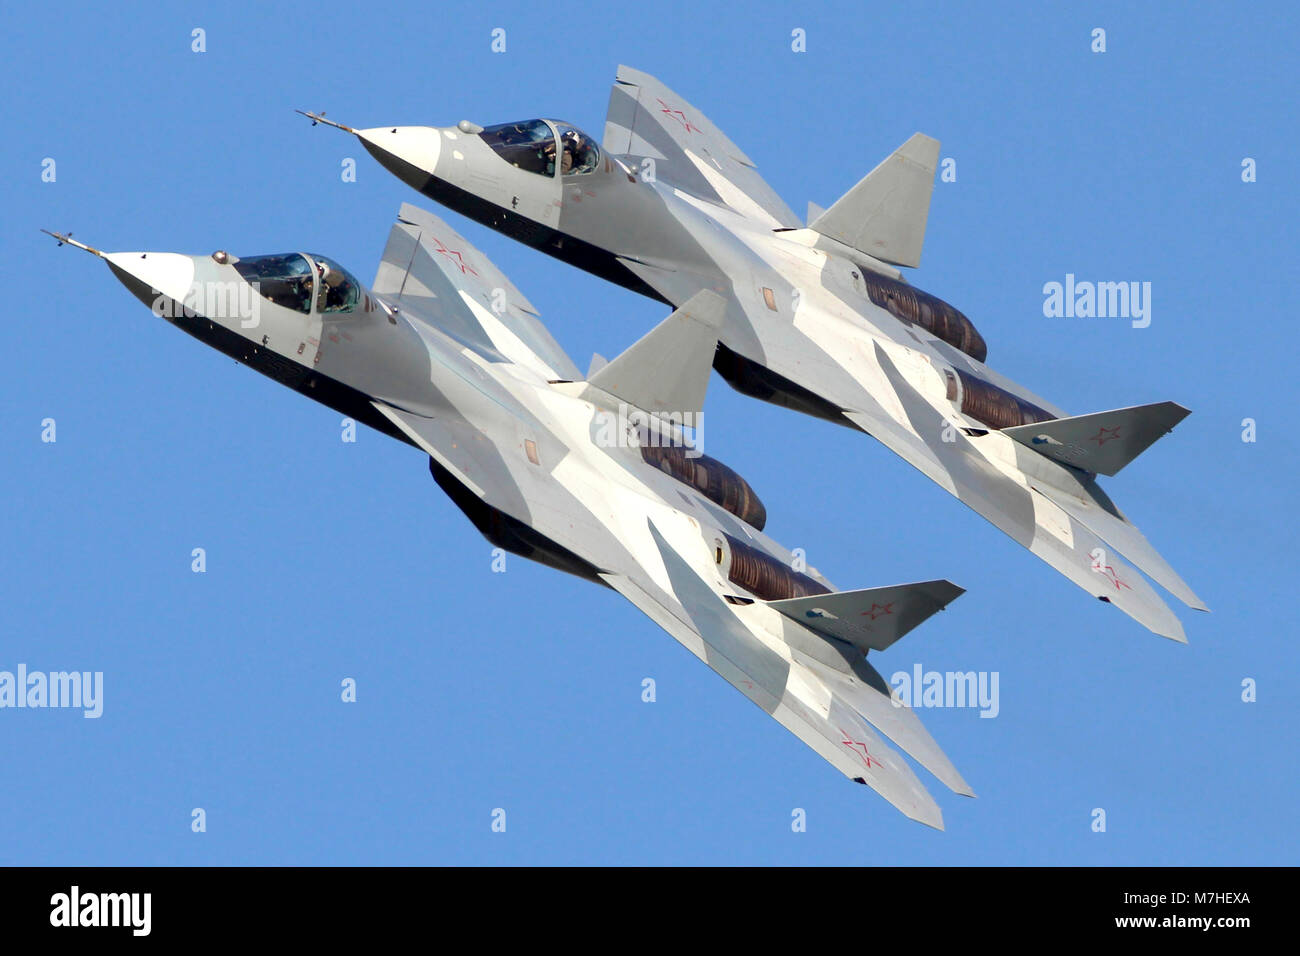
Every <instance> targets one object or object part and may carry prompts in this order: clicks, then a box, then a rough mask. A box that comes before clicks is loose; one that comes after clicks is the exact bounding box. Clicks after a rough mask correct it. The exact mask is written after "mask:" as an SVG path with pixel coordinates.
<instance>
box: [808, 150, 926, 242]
mask: <svg viewBox="0 0 1300 956" xmlns="http://www.w3.org/2000/svg"><path fill="white" fill-rule="evenodd" d="M938 165H939V141H938V140H937V139H931V138H930V137H929V136H926V135H925V134H924V133H915V134H913V135H912V138H911V139H909V140H908V141H907V142H906V143H904V144H903V145H902V146H900V147H898V149H897V150H895V151H894V153H893V154H892V155H891V156H890V157H889V158H888V159H886V160H885V161H884V162H883V163H881V164H880V165H879V166H877V167H876V168H875V169H873V170H872V171H871V172H869V173H867V175H866V176H865V177H864V178H863V179H862V181H861V182H859V183H858V184H857V185H856V186H854V187H853V188H852V189H850V190H849V191H848V192H847V193H845V194H844V195H843V196H841V197H840V198H839V199H838V200H836V202H835V204H834V205H832V206H831V207H830V209H827V210H826V211H825V212H823V213H822V214H821V215H820V216H818V217H817V218H816V219H814V220H813V221H812V222H810V223H809V226H808V228H809V229H812V230H813V231H814V232H819V233H821V234H822V235H823V236H826V237H827V238H829V239H834V240H836V241H838V242H842V243H844V244H845V245H846V246H850V247H852V248H854V249H857V250H858V251H859V252H865V253H866V254H867V255H869V256H874V257H875V258H877V259H882V260H884V261H885V262H891V263H893V264H894V265H899V266H913V267H915V266H919V265H920V264H921V246H922V245H923V244H924V242H925V223H926V220H927V219H928V218H929V216H930V193H931V192H932V191H933V190H934V171H935V169H936V167H937V166H938Z"/></svg>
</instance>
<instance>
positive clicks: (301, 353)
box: [106, 252, 832, 633]
mask: <svg viewBox="0 0 1300 956" xmlns="http://www.w3.org/2000/svg"><path fill="white" fill-rule="evenodd" d="M106 259H107V260H108V262H109V265H110V267H111V268H112V269H113V271H114V273H115V274H116V275H117V276H118V277H119V279H121V280H122V281H123V283H124V284H126V285H127V287H128V288H129V289H130V290H131V291H132V292H133V293H135V294H136V296H137V297H138V298H140V299H141V301H143V302H145V303H146V304H147V305H149V306H150V307H151V309H152V310H153V311H154V313H155V314H156V315H159V316H160V317H162V318H165V319H167V320H168V321H170V322H172V323H173V324H175V325H176V326H178V327H179V328H181V329H183V330H184V331H186V332H188V333H189V334H191V335H193V336H195V337H196V338H198V339H200V340H201V341H204V342H205V343H206V344H208V345H211V346H212V347H214V348H216V349H218V350H219V351H221V352H223V353H225V354H227V355H230V356H232V357H234V358H236V359H237V360H239V361H241V362H243V363H245V364H247V365H249V366H250V367H252V368H254V369H256V370H258V371H259V372H262V373H263V374H265V375H267V376H268V377H270V378H273V379H275V380H276V381H278V382H280V383H281V384H284V385H286V386H288V387H290V388H292V389H294V390H295V391H297V392H299V393H300V394H303V395H306V396H308V397H309V398H312V399H313V400H315V401H318V402H320V403H322V404H324V405H327V406H329V407H331V408H334V409H335V410H337V411H339V412H341V413H343V414H345V415H348V416H350V417H352V418H353V419H355V420H356V421H359V422H365V423H368V424H371V425H372V426H374V427H375V428H377V429H379V430H380V431H383V432H384V433H386V434H389V435H392V436H393V437H395V438H398V439H399V440H403V441H406V442H408V443H411V444H414V442H413V441H412V440H411V438H410V436H409V435H408V434H407V433H405V432H404V431H403V430H402V429H400V428H396V427H394V424H393V421H392V419H391V418H390V417H388V416H386V415H384V414H383V413H382V412H380V411H378V410H377V405H379V406H385V407H387V408H389V409H397V410H400V411H403V412H406V413H411V414H413V415H415V416H419V417H420V418H421V419H427V420H431V421H436V422H438V423H439V424H440V425H441V426H443V427H445V428H447V429H448V432H447V434H448V435H449V436H453V437H454V438H459V439H464V440H465V442H466V443H468V444H475V445H477V446H478V447H476V448H475V449H474V452H473V455H472V456H471V459H470V461H471V465H470V466H468V467H467V468H466V469H460V470H458V469H457V468H456V464H455V463H456V462H457V461H463V460H464V459H461V458H460V456H459V455H458V454H457V452H458V451H459V445H460V442H459V441H454V440H453V441H449V443H448V444H450V445H455V446H457V448H456V449H455V450H453V449H452V448H450V447H449V448H447V449H445V450H446V452H447V458H446V459H444V462H445V463H440V461H439V460H438V459H436V458H435V459H433V460H432V462H431V470H432V471H433V474H434V477H435V478H436V479H437V480H438V482H439V484H440V485H441V486H442V487H443V488H444V490H446V491H447V492H448V494H449V495H450V496H451V497H452V498H453V500H454V501H455V502H456V504H457V505H458V506H459V507H461V509H462V510H464V511H465V512H466V514H467V515H468V516H469V517H470V518H471V520H473V521H474V523H475V525H476V526H478V527H479V529H480V530H481V531H482V532H483V533H484V534H485V535H486V536H488V537H489V538H490V539H492V540H493V541H494V543H497V544H499V545H500V546H502V547H505V548H507V549H508V550H511V551H514V552H516V553H520V554H523V555H525V556H527V557H529V558H532V559H535V560H538V561H541V562H543V563H546V564H550V565H552V566H555V567H557V568H560V569H561V570H565V571H569V572H572V573H575V574H579V575H582V576H584V577H588V578H591V579H593V580H596V581H599V580H600V578H599V575H600V574H601V573H620V572H630V571H631V570H633V566H640V567H643V568H644V569H646V570H647V571H649V572H650V573H652V574H655V573H657V574H658V575H659V577H660V578H661V579H662V580H661V581H660V583H661V584H662V585H663V586H664V588H665V590H666V591H668V592H669V593H671V583H670V582H669V580H668V579H667V578H666V577H664V569H663V565H662V562H661V561H660V560H659V557H658V552H657V550H656V546H655V545H654V543H653V538H654V536H653V534H652V533H651V531H650V528H651V526H653V527H654V528H655V529H657V533H658V534H659V535H660V536H662V537H663V538H664V539H666V540H667V541H668V542H669V544H671V546H672V547H673V549H674V550H675V551H677V552H678V553H679V554H682V555H684V556H686V557H687V558H688V560H689V563H690V565H691V567H693V568H695V569H696V570H697V571H698V572H700V573H701V574H702V575H703V577H704V578H705V579H706V580H707V581H708V582H709V584H710V586H711V587H713V588H715V589H716V591H717V593H718V594H729V595H732V596H733V597H736V596H740V597H742V598H743V599H745V600H747V601H753V600H754V599H755V598H759V599H762V598H783V597H791V596H797V595H801V594H807V593H817V592H819V591H829V590H831V589H832V588H831V586H830V584H829V582H827V581H825V579H823V578H821V577H820V575H819V574H818V573H817V572H816V571H815V570H807V571H802V572H796V571H793V570H792V569H793V567H794V566H795V565H796V564H797V562H795V561H794V559H793V556H792V555H791V553H790V552H789V551H788V550H786V549H784V548H782V547H781V546H780V545H778V544H776V543H775V542H774V541H772V540H771V539H770V538H768V537H767V536H765V535H763V534H762V533H761V531H760V528H759V527H755V526H754V525H753V524H750V523H749V521H755V522H756V523H757V524H758V525H759V526H760V527H761V524H762V518H763V516H764V512H763V511H762V507H761V503H759V502H757V499H756V497H755V496H754V495H753V492H752V489H750V488H749V487H748V485H747V484H746V483H745V482H744V481H743V479H741V478H740V477H739V476H738V475H736V474H735V473H734V472H732V471H731V470H730V469H727V468H725V466H721V464H720V463H718V462H716V461H714V460H713V459H709V458H708V457H707V456H703V455H701V454H699V453H698V452H696V451H692V450H690V449H686V450H685V451H684V452H679V453H677V454H672V453H671V449H672V447H673V446H672V443H673V442H674V441H679V440H680V438H681V436H680V434H679V433H674V432H672V431H671V430H670V429H664V430H662V432H661V431H659V430H656V429H651V430H650V431H649V432H647V430H646V428H645V427H644V424H645V418H644V416H637V415H635V414H633V415H631V416H630V417H629V415H628V414H627V410H626V409H623V410H620V409H617V408H615V407H603V406H599V405H597V404H595V403H593V402H592V401H590V400H589V399H588V398H586V397H583V393H584V387H585V386H584V383H581V382H572V381H563V380H557V379H556V378H554V377H553V376H554V375H555V374H556V373H555V372H554V371H553V370H552V369H551V368H550V367H549V366H548V365H547V364H546V362H545V361H544V360H543V359H541V358H540V357H538V356H536V355H532V354H529V355H527V356H526V358H527V360H526V361H510V360H507V359H506V358H505V357H504V356H503V355H501V354H500V353H497V352H495V351H493V350H490V349H486V348H484V347H483V346H482V344H481V343H475V342H472V341H468V340H466V339H464V338H461V337H459V336H458V335H457V334H456V332H455V327H454V324H453V323H446V324H444V323H440V322H439V321H438V320H437V317H436V316H422V315H417V314H414V313H412V312H411V311H410V310H407V309H404V308H402V307H401V305H400V304H396V303H394V302H391V301H388V300H387V299H386V298H385V297H384V296H381V295H377V294H376V293H374V292H372V291H371V290H369V289H367V288H365V287H363V286H361V285H360V283H358V282H356V280H355V279H353V278H352V277H351V276H350V274H346V273H343V274H344V275H346V276H347V281H348V283H349V284H350V285H353V286H355V289H354V291H353V292H352V293H351V300H352V301H351V304H349V305H348V306H347V307H346V308H336V309H335V311H332V312H331V311H325V308H324V303H325V299H324V297H323V296H324V292H325V290H324V284H323V282H322V280H321V279H320V278H319V276H315V277H313V274H314V273H316V272H317V271H318V266H317V263H318V262H328V263H330V264H331V265H332V267H333V269H334V270H335V273H334V274H336V275H337V274H338V272H339V270H340V268H341V267H339V266H338V265H337V264H336V263H332V260H328V259H326V258H325V257H321V256H314V255H311V254H297V253H295V254H289V255H286V256H268V257H253V258H251V259H239V258H237V257H234V256H229V255H227V254H225V253H218V254H214V256H182V255H176V254H172V253H152V252H151V253H117V254H112V255H109V256H106ZM219 259H220V260H224V261H218V260H219ZM263 260H266V261H269V262H270V263H272V265H271V266H259V265H256V264H258V263H261V262H263ZM298 260H302V262H304V263H305V264H306V268H302V267H300V266H298V265H297V263H298ZM287 262H292V263H294V264H295V265H294V268H295V269H300V274H299V273H294V274H293V275H291V276H289V279H291V280H293V281H294V282H296V283H298V284H299V285H302V286H305V287H306V288H307V291H306V292H303V293H301V294H297V295H294V294H290V293H288V292H285V291H284V290H285V289H287V288H288V287H289V285H290V283H289V282H288V281H287V280H286V278H285V275H284V273H286V272H287V271H288V268H287V267H286V265H285V263H287ZM259 268H260V269H261V271H262V272H263V273H266V274H264V275H260V276H259V275H258V274H257V271H256V270H257V269H259ZM241 270H242V271H241ZM268 270H269V271H268ZM249 276H252V281H250V278H249ZM254 282H259V283H260V285H261V289H260V290H259V288H258V287H257V286H255V285H254V284H253V283H254ZM313 282H314V285H313ZM268 288H271V289H273V290H275V299H276V301H272V300H271V299H269V298H267V296H266V295H264V294H263V292H265V291H266V290H267V289H268ZM304 309H305V311H304ZM679 460H684V461H686V462H689V468H686V469H681V468H677V469H674V468H673V467H671V466H672V465H673V464H674V462H678V461H679ZM448 465H450V467H448ZM475 467H478V468H479V471H478V474H479V475H480V476H482V475H486V476H487V478H484V479H482V480H480V481H478V482H475V481H472V480H467V479H466V475H465V472H466V470H469V469H471V468H475ZM697 475H699V476H701V477H700V478H699V479H698V480H697V479H696V477H695V476H697ZM710 496H712V499H713V500H710ZM728 509H731V510H728ZM733 512H734V513H733ZM745 519H748V520H745ZM737 555H739V557H737ZM733 558H734V559H735V567H733ZM755 561H758V562H762V563H763V564H764V566H765V567H764V570H765V571H766V572H767V573H766V575H765V576H762V579H761V581H760V579H759V578H757V577H754V575H753V573H752V565H753V562H755ZM746 569H749V572H748V573H749V577H748V578H747V577H746V576H745V575H746V573H747V572H746ZM773 575H775V578H776V579H777V583H776V585H775V586H773V585H772V580H773ZM746 585H748V587H746ZM735 606H736V607H737V608H740V607H743V606H744V605H743V604H737V605H735ZM749 613H750V614H751V616H754V615H757V616H758V617H760V618H761V617H763V616H764V615H763V614H762V612H761V611H755V612H749ZM770 617H771V621H770V622H769V623H770V625H771V626H772V627H774V628H775V629H776V631H777V633H780V632H781V631H783V630H784V629H785V628H786V625H785V624H784V623H783V622H782V620H781V619H780V616H779V615H776V614H775V613H772V614H770Z"/></svg>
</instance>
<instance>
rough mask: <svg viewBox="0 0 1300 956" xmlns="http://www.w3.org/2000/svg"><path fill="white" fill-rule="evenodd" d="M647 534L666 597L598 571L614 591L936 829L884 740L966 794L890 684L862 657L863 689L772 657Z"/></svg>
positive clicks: (926, 797) (825, 671) (929, 808)
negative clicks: (816, 695)
mask: <svg viewBox="0 0 1300 956" xmlns="http://www.w3.org/2000/svg"><path fill="white" fill-rule="evenodd" d="M649 530H650V534H651V536H652V538H653V541H654V543H655V545H656V546H657V548H658V550H659V555H660V557H661V558H662V560H663V565H664V569H665V571H666V573H667V575H668V578H669V581H670V582H671V593H670V592H669V591H666V590H664V589H663V588H661V587H660V586H659V585H657V584H656V583H655V582H654V581H653V580H651V578H650V577H649V575H648V574H642V573H637V572H632V573H627V574H622V573H619V574H615V573H606V574H602V575H601V577H602V579H603V580H604V581H605V583H607V584H608V585H609V586H610V587H611V588H613V589H614V590H616V591H618V592H619V593H620V594H622V595H623V596H624V597H625V598H627V599H628V600H629V601H630V602H631V603H632V604H634V605H636V606H637V607H638V608H639V609H640V610H641V611H642V612H643V613H645V614H646V615H647V616H648V617H649V618H650V619H651V620H653V621H654V622H655V623H656V624H658V625H659V626H660V627H662V628H663V629H664V630H666V631H667V632H668V633H669V634H671V635H672V636H673V637H674V638H676V639H677V640H678V641H679V642H680V643H681V644H683V645H684V646H685V647H686V648H687V649H688V650H690V651H691V653H693V654H694V655H695V656H696V657H698V658H699V659H700V660H702V661H704V663H706V664H708V665H709V667H710V668H712V669H713V670H714V671H715V672H716V673H718V674H719V675H720V676H721V677H722V678H723V679H725V680H726V681H727V682H728V683H729V684H731V685H732V686H733V687H735V688H736V689H737V690H739V691H740V692H741V693H742V694H744V695H745V696H746V697H747V698H749V700H751V701H752V702H753V703H755V704H757V705H758V706H759V707H760V708H762V709H763V710H764V711H765V712H766V713H768V714H769V715H771V716H772V717H773V718H774V719H775V720H776V721H777V722H778V723H780V724H781V725H782V726H784V727H785V728H786V729H787V730H789V731H790V732H791V733H793V734H794V735H795V736H796V737H798V738H799V739H800V740H802V741H803V742H804V743H805V744H807V745H808V746H809V747H810V748H811V749H812V750H813V751H815V752H816V753H817V754H819V755H820V756H821V757H822V758H823V759H824V760H826V761H827V762H828V763H830V764H831V765H832V766H833V767H835V769H836V770H839V771H840V772H841V773H842V774H844V775H845V776H846V777H848V778H849V779H851V780H854V781H856V782H858V783H864V784H866V785H867V786H869V787H871V789H873V790H875V791H876V792H877V793H879V794H880V795H881V796H882V797H884V798H885V799H886V800H888V801H889V802H890V803H891V804H893V805H894V806H895V807H897V808H898V809H899V810H901V811H902V812H903V813H904V814H905V815H907V816H908V817H910V818H911V819H913V820H917V821H919V822H921V823H925V824H927V825H929V826H932V827H936V828H938V829H942V828H943V815H942V812H941V811H940V809H939V806H938V804H937V803H935V801H934V798H933V797H931V796H930V794H929V792H928V791H927V790H926V789H925V787H924V785H923V784H922V783H921V781H920V780H919V779H918V778H917V776H916V773H915V772H914V771H913V770H912V768H911V766H910V765H909V764H908V763H907V761H906V760H905V759H904V758H903V757H902V755H900V754H899V753H898V752H897V751H895V750H894V749H892V748H891V747H890V746H889V745H888V744H886V743H885V741H884V739H883V738H882V736H881V735H882V734H883V735H884V736H887V737H889V738H890V739H891V740H893V741H894V742H895V743H896V744H897V745H898V746H899V747H902V748H903V749H904V750H906V751H907V752H909V753H911V754H912V755H913V756H914V757H915V758H916V759H917V760H918V761H919V762H921V763H922V765H923V766H926V767H927V768H929V769H930V770H931V771H932V772H933V773H935V774H936V776H938V777H939V778H940V779H941V780H942V781H943V782H944V783H945V784H947V785H948V786H949V787H951V788H952V789H954V790H955V791H956V792H958V793H961V794H963V795H968V796H973V793H972V792H971V790H970V788H969V786H968V785H967V784H966V782H965V781H964V780H963V779H962V778H961V775H960V774H958V773H957V771H956V770H955V769H954V768H953V767H952V765H951V763H950V762H949V761H948V758H947V757H946V756H945V755H944V754H943V752H942V751H941V750H939V748H938V746H937V745H936V744H935V743H934V741H933V739H931V738H930V736H929V734H928V733H926V731H925V728H924V727H922V726H921V723H920V720H919V718H917V716H916V714H915V712H914V711H912V710H910V709H909V708H907V707H905V706H902V705H901V703H900V702H896V701H893V700H891V698H890V695H889V692H888V685H886V684H884V682H883V680H881V679H880V678H879V675H877V674H876V672H875V671H874V670H873V669H871V668H870V667H869V666H868V665H866V661H865V659H861V668H860V670H862V671H863V672H865V673H866V674H867V675H868V680H869V681H870V683H868V682H867V681H863V680H860V679H858V678H855V677H853V676H852V675H851V674H846V673H844V672H841V671H839V670H835V669H832V668H830V667H828V666H826V665H824V664H820V663H818V662H816V661H808V662H806V663H804V662H801V661H800V659H801V655H799V654H798V652H794V651H791V652H788V653H786V654H782V653H779V652H778V651H777V650H775V649H773V648H772V647H771V646H770V645H769V644H767V643H765V642H763V641H761V640H760V639H759V638H758V637H757V636H755V634H754V633H753V632H751V630H750V629H749V628H748V627H746V626H745V625H744V623H743V622H742V621H741V620H740V619H739V618H738V617H737V616H736V614H735V612H734V610H733V609H732V608H731V607H730V606H729V605H728V604H727V603H726V602H725V601H724V600H723V598H722V597H721V596H720V595H719V594H717V593H716V592H715V591H714V590H713V589H712V588H711V587H710V586H709V585H708V584H707V583H706V582H705V581H704V580H703V579H702V578H700V577H699V575H698V574H696V572H695V571H694V570H693V569H692V568H691V567H690V565H689V564H688V562H687V561H685V560H684V559H683V558H682V557H681V556H680V555H678V554H677V552H676V551H675V550H674V549H673V548H672V546H671V545H670V544H669V543H668V542H667V541H666V540H665V538H664V536H663V535H662V534H661V533H660V532H659V530H658V529H657V528H656V527H655V525H654V523H653V521H650V522H649ZM816 639H817V638H814V640H816ZM859 657H860V655H859ZM805 673H812V674H815V675H816V676H817V678H818V679H819V680H820V681H821V683H822V686H823V687H826V688H828V689H830V695H829V699H826V700H824V701H822V702H820V704H819V706H816V707H814V706H810V704H809V703H807V702H806V699H807V698H806V695H801V694H799V693H798V692H797V690H796V688H797V686H798V685H799V683H800V680H801V677H800V675H801V674H805ZM873 723H874V724H875V725H876V727H875V728H873V726H872V724H873ZM878 731H879V732H878Z"/></svg>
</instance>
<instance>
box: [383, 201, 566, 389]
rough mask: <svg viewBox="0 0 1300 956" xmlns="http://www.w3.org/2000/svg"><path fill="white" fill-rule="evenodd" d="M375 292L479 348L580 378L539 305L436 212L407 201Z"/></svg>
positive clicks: (547, 372) (547, 371)
mask: <svg viewBox="0 0 1300 956" xmlns="http://www.w3.org/2000/svg"><path fill="white" fill-rule="evenodd" d="M371 288H372V289H373V291H374V292H375V294H376V295H378V296H381V297H383V298H384V299H386V300H388V301H389V302H390V303H391V304H393V305H396V306H397V307H398V308H400V309H402V310H403V311H405V312H408V313H412V314H414V315H418V316H420V317H421V318H423V319H424V320H425V321H427V322H430V323H432V324H434V325H436V326H437V327H438V328H440V329H441V330H442V331H444V332H446V333H448V334H449V335H452V336H454V337H456V338H457V339H459V340H460V341H462V342H464V343H465V344H466V345H468V346H470V347H472V348H476V349H478V350H480V351H483V350H487V351H491V352H494V353H496V354H498V355H501V356H503V357H504V358H506V359H508V360H509V361H512V362H518V363H519V364H521V365H528V366H530V367H532V368H534V369H535V370H536V371H538V372H539V373H541V374H543V375H545V376H547V377H548V378H555V379H567V380H576V379H579V378H581V377H582V376H581V374H580V373H579V372H578V369H577V367H576V366H575V365H574V364H573V362H572V361H571V360H570V359H569V357H568V356H567V355H566V354H565V353H564V350H563V349H562V348H560V346H559V345H558V344H557V343H556V341H555V339H553V338H552V337H551V333H550V332H548V331H547V330H546V326H544V325H543V324H542V323H541V321H540V320H539V319H538V317H537V310H536V309H535V308H533V305H532V303H531V302H529V301H528V300H527V299H526V298H524V294H523V293H522V292H520V291H519V290H518V289H516V288H515V287H514V285H513V284H512V283H511V282H510V280H509V279H507V278H506V277H505V274H504V273H502V272H501V270H499V269H498V268H497V267H496V266H495V265H493V264H492V262H491V261H490V260H489V259H488V257H487V256H485V255H483V253H481V252H480V251H479V250H478V249H476V248H474V247H473V246H472V245H470V244H469V242H468V241H466V239H465V238H464V237H463V236H461V235H460V234H459V233H458V232H456V230H454V229H452V228H451V226H449V225H447V224H446V223H445V222H443V221H442V220H441V219H439V218H438V217H437V216H435V215H433V213H431V212H426V211H425V210H423V209H421V208H419V207H418V206H412V205H411V204H410V203H402V208H401V209H400V210H399V212H398V214H397V222H396V223H395V224H394V226H393V229H392V231H391V232H390V233H389V235H388V245H387V246H386V247H385V248H384V257H383V259H382V261H381V262H380V264H379V271H378V272H377V273H376V274H375V281H374V284H373V285H372V286H371Z"/></svg>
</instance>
